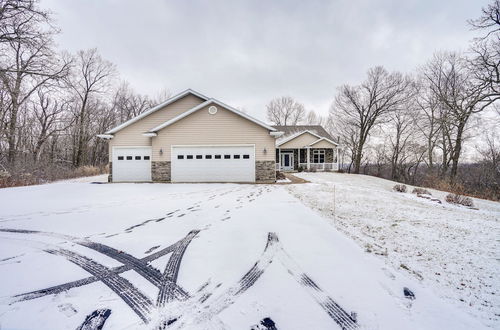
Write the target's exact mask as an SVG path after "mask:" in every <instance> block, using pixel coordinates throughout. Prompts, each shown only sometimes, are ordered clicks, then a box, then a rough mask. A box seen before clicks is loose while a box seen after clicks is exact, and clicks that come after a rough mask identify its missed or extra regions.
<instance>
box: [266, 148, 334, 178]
mask: <svg viewBox="0 0 500 330" xmlns="http://www.w3.org/2000/svg"><path fill="white" fill-rule="evenodd" d="M299 168H301V169H302V170H305V171H310V170H313V171H337V170H338V169H339V164H338V157H337V149H336V148H313V147H305V148H293V149H292V148H286V149H284V148H277V149H276V170H277V171H282V172H293V171H299Z"/></svg>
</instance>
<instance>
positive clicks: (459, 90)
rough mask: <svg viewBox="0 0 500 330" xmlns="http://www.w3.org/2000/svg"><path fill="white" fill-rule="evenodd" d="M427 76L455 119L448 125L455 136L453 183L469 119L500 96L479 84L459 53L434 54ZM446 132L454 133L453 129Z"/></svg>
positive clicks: (426, 70)
mask: <svg viewBox="0 0 500 330" xmlns="http://www.w3.org/2000/svg"><path fill="white" fill-rule="evenodd" d="M424 75H425V77H426V79H427V81H428V82H429V84H430V86H431V89H432V91H433V93H434V94H435V95H437V96H438V97H439V100H440V102H442V103H443V104H444V105H445V106H446V108H447V110H448V111H449V115H450V117H451V118H450V119H452V120H450V121H449V122H448V123H450V124H451V125H453V128H454V132H453V137H451V138H450V137H449V136H448V137H447V138H450V139H451V140H452V141H451V142H452V143H451V147H452V151H451V162H452V166H451V170H450V178H451V180H452V181H453V180H454V179H455V177H456V175H457V170H458V163H459V159H460V155H461V152H462V147H463V138H464V132H465V130H466V128H467V124H468V122H469V119H470V117H471V116H472V115H474V114H477V113H479V112H481V111H483V110H484V109H485V108H487V107H488V106H490V105H491V104H492V103H493V102H495V101H496V100H498V99H500V95H496V94H495V93H494V91H492V89H491V86H489V85H487V84H484V83H482V82H481V81H478V80H477V79H476V78H475V72H474V71H472V70H471V69H470V66H469V65H468V62H467V59H466V58H465V57H463V56H461V55H459V54H456V53H441V54H436V55H434V58H433V59H432V60H431V61H429V62H428V63H427V65H426V66H425V69H424ZM444 133H451V130H450V129H448V131H447V132H444Z"/></svg>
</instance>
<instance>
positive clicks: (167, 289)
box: [156, 230, 200, 307]
mask: <svg viewBox="0 0 500 330" xmlns="http://www.w3.org/2000/svg"><path fill="white" fill-rule="evenodd" d="M199 232H200V231H199V230H193V231H191V232H190V233H189V234H188V235H187V236H186V237H185V238H184V239H183V240H182V241H181V242H180V243H179V244H178V245H177V246H176V248H175V249H174V251H173V252H172V255H171V256H170V258H169V259H168V262H167V265H166V266H165V271H164V272H163V276H162V279H161V283H160V286H159V288H160V292H159V293H158V299H157V303H156V305H157V306H159V307H163V306H164V305H165V303H166V302H170V301H172V300H174V298H175V296H176V292H177V291H178V290H179V289H180V288H179V286H178V285H177V277H178V275H179V268H180V266H181V261H182V257H183V256H184V252H186V249H187V247H188V245H189V243H191V241H192V240H193V238H194V237H195V236H196V235H197V234H198V233H199ZM181 290H182V289H181ZM186 296H187V293H186Z"/></svg>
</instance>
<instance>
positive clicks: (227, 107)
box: [148, 99, 276, 133]
mask: <svg viewBox="0 0 500 330" xmlns="http://www.w3.org/2000/svg"><path fill="white" fill-rule="evenodd" d="M210 104H217V105H218V106H221V107H223V108H224V109H227V110H229V111H231V112H233V113H235V114H237V115H238V116H241V117H243V118H245V119H247V120H250V121H252V122H254V123H255V124H257V125H259V126H262V127H264V128H266V129H268V130H270V131H276V129H275V128H274V127H272V126H269V125H267V124H265V123H263V122H261V121H260V120H258V119H255V118H253V117H252V116H250V115H247V114H246V113H244V112H242V111H240V110H238V109H235V108H233V107H230V106H229V105H227V104H224V103H222V102H221V101H218V100H216V99H208V100H207V101H205V102H203V103H201V104H199V105H197V106H195V107H193V108H191V109H189V110H188V111H185V112H183V113H181V114H180V115H178V116H177V117H174V118H172V119H170V120H167V121H166V122H164V123H163V124H161V125H158V126H156V127H153V128H152V129H150V130H149V131H148V132H150V133H155V132H158V131H159V130H162V129H164V128H165V127H167V126H170V125H172V124H173V123H175V122H178V121H179V120H181V119H182V118H185V117H187V116H189V115H191V114H192V113H195V112H196V111H198V110H200V109H203V108H205V107H206V106H208V105H210Z"/></svg>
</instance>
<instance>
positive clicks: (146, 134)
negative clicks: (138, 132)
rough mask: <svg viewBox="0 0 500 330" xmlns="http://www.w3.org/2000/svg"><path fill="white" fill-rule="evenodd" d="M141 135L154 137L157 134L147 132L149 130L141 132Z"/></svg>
mask: <svg viewBox="0 0 500 330" xmlns="http://www.w3.org/2000/svg"><path fill="white" fill-rule="evenodd" d="M142 135H143V136H147V137H155V136H157V135H158V134H156V133H149V132H146V133H142Z"/></svg>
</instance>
